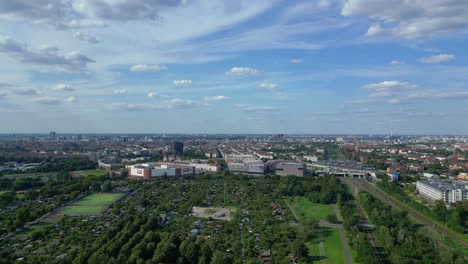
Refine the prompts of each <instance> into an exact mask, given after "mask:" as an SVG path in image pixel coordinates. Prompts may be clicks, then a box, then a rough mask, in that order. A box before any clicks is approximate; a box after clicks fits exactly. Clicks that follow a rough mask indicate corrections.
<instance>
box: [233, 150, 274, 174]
mask: <svg viewBox="0 0 468 264" xmlns="http://www.w3.org/2000/svg"><path fill="white" fill-rule="evenodd" d="M224 159H225V160H226V163H227V164H228V168H229V171H231V172H242V173H249V174H264V173H265V164H264V163H263V161H262V160H261V159H259V158H257V157H255V156H254V155H250V154H226V155H225V157H224Z"/></svg>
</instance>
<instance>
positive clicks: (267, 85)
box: [258, 83, 279, 90]
mask: <svg viewBox="0 0 468 264" xmlns="http://www.w3.org/2000/svg"><path fill="white" fill-rule="evenodd" d="M258 87H260V88H262V89H267V90H272V89H276V88H278V87H279V85H278V84H276V83H261V84H260V85H259V86H258Z"/></svg>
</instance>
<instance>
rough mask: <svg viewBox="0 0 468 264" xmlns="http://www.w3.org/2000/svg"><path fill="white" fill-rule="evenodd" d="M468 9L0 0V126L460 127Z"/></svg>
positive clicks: (418, 130)
mask: <svg viewBox="0 0 468 264" xmlns="http://www.w3.org/2000/svg"><path fill="white" fill-rule="evenodd" d="M2 2H3V1H2ZM467 12H468V2H466V1H463V0H456V1H453V0H451V1H448V0H447V1H432V0H431V1H411V3H410V2H408V1H403V0H398V1H375V0H347V1H338V0H337V1H334V0H320V1H280V0H276V1H272V0H269V1H267V0H265V1H255V2H251V1H250V2H249V1H244V0H237V1H204V0H198V1H182V0H181V1H144V0H140V1H128V0H125V1H109V0H79V1H58V0H43V1H33V2H31V1H20V0H17V1H6V3H4V4H2V5H1V6H0V59H1V60H2V62H3V63H2V64H1V66H0V67H1V71H2V76H1V77H0V122H1V123H2V124H4V125H2V126H1V128H0V133H37V132H42V133H47V132H48V131H57V133H91V134H92V133H145V134H146V133H150V134H151V133H158V134H159V133H161V134H172V133H175V134H183V133H193V134H272V133H273V134H274V133H284V134H381V135H388V134H390V131H391V129H392V128H393V131H394V133H395V132H397V133H399V134H419V135H421V134H422V135H434V134H444V135H466V134H467V132H466V131H468V117H467V115H466V113H468V106H467V104H466V101H468V87H467V86H466V82H467V80H468V66H467V62H468V60H467V53H468V52H467V49H466V47H465V45H466V44H465V43H466V40H467V35H466V33H467V28H468V17H467V16H466V13H467ZM464 44H465V45H464Z"/></svg>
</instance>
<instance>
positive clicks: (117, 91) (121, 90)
mask: <svg viewBox="0 0 468 264" xmlns="http://www.w3.org/2000/svg"><path fill="white" fill-rule="evenodd" d="M127 92H128V91H127V90H126V89H115V90H114V92H113V93H114V94H117V95H119V94H126V93H127Z"/></svg>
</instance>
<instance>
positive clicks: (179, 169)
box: [127, 163, 195, 180]
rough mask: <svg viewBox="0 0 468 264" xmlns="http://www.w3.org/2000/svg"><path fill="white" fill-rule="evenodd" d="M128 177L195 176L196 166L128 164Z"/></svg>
mask: <svg viewBox="0 0 468 264" xmlns="http://www.w3.org/2000/svg"><path fill="white" fill-rule="evenodd" d="M127 169H128V178H130V179H147V180H149V179H155V178H158V177H161V176H169V177H175V176H193V175H195V167H193V166H189V165H178V164H177V165H176V164H157V163H142V164H136V165H128V166H127Z"/></svg>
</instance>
